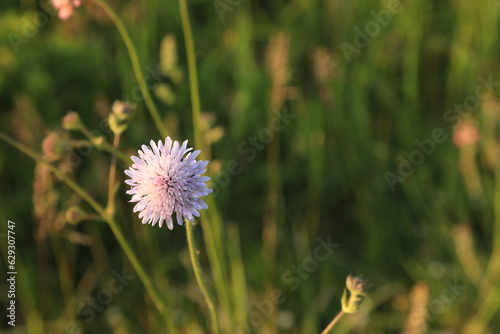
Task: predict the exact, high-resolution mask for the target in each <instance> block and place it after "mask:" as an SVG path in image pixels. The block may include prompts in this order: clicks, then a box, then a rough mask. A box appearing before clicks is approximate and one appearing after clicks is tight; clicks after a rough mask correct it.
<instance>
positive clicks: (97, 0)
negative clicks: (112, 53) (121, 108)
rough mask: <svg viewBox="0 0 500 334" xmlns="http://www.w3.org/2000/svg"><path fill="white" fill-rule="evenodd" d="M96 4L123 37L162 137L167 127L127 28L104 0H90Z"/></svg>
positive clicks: (136, 77)
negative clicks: (157, 107)
mask: <svg viewBox="0 0 500 334" xmlns="http://www.w3.org/2000/svg"><path fill="white" fill-rule="evenodd" d="M91 1H93V2H94V3H95V4H97V5H98V6H100V7H101V8H102V9H104V11H105V12H106V13H107V14H108V15H109V17H110V18H111V20H112V21H113V23H114V24H115V26H116V28H117V29H118V31H119V32H120V35H121V36H122V38H123V42H124V43H125V46H126V47H127V51H128V54H129V57H130V62H131V63H132V69H133V71H134V75H135V79H136V80H137V84H138V85H139V88H140V90H141V93H142V95H143V97H144V102H145V103H146V106H147V107H148V110H149V113H150V114H151V117H152V118H153V121H154V123H155V125H156V128H157V129H158V131H159V132H160V134H161V136H162V137H164V138H165V137H166V136H167V129H166V128H165V125H164V124H163V122H162V120H161V117H160V114H159V112H158V110H157V109H156V106H155V104H154V102H153V99H152V97H151V94H150V93H149V90H148V88H147V87H148V86H147V83H146V80H145V79H144V76H143V75H142V71H141V68H140V66H139V56H138V55H137V52H136V50H135V47H134V44H133V43H132V40H131V39H130V36H129V34H128V32H127V29H125V26H124V25H123V23H122V21H121V20H120V18H119V17H118V15H116V14H115V12H114V11H113V9H111V7H110V6H109V5H108V4H107V3H105V2H104V1H101V0H91Z"/></svg>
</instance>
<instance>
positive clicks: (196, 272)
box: [185, 220, 219, 334]
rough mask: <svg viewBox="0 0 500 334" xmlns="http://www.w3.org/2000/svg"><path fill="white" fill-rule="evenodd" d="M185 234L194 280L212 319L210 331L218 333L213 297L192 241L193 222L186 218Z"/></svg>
mask: <svg viewBox="0 0 500 334" xmlns="http://www.w3.org/2000/svg"><path fill="white" fill-rule="evenodd" d="M185 222H186V234H187V240H188V247H189V255H190V256H191V263H192V264H193V271H194V276H195V277H196V282H197V283H198V285H199V287H200V289H201V292H202V293H203V296H204V297H205V300H206V301H207V305H208V310H209V312H210V319H211V321H212V332H213V333H214V334H218V333H219V326H218V322H217V315H216V314H215V307H214V301H213V300H214V299H213V296H212V294H211V293H210V291H209V290H208V287H207V284H206V282H205V280H204V279H203V274H202V270H201V265H200V261H199V259H198V255H197V250H196V245H195V242H194V235H193V228H194V226H193V223H191V222H190V221H188V220H186V221H185Z"/></svg>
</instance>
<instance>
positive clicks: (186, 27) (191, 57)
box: [179, 0, 203, 157]
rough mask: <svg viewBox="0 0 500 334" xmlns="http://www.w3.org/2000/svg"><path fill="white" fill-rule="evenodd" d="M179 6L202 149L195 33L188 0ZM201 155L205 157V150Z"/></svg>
mask: <svg viewBox="0 0 500 334" xmlns="http://www.w3.org/2000/svg"><path fill="white" fill-rule="evenodd" d="M179 8H180V11H181V20H182V31H183V32H184V41H185V44H186V54H187V61H188V71H189V90H190V92H191V104H192V106H191V107H192V108H193V126H194V144H195V147H198V148H199V149H201V148H203V141H202V131H201V105H200V92H199V89H198V73H197V70H196V57H195V52H194V42H193V34H192V33H191V25H190V24H189V14H188V8H187V4H186V0H179ZM201 155H202V157H203V150H202V153H201Z"/></svg>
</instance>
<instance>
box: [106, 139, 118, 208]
mask: <svg viewBox="0 0 500 334" xmlns="http://www.w3.org/2000/svg"><path fill="white" fill-rule="evenodd" d="M118 145H120V135H119V134H115V136H114V138H113V148H114V149H115V151H116V150H118ZM115 179H116V155H115V154H113V155H112V156H111V163H110V166H109V179H108V206H107V208H106V213H107V215H108V216H109V217H113V216H114V214H115Z"/></svg>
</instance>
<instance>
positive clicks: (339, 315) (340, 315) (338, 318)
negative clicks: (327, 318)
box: [321, 310, 344, 334]
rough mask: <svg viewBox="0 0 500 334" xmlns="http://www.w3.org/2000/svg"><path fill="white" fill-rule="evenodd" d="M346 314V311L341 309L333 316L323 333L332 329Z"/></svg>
mask: <svg viewBox="0 0 500 334" xmlns="http://www.w3.org/2000/svg"><path fill="white" fill-rule="evenodd" d="M343 315H344V311H342V310H340V312H339V313H338V314H337V315H336V316H335V318H333V320H332V321H331V322H330V323H329V324H328V326H326V328H325V329H324V330H323V331H322V332H321V334H328V333H330V331H331V330H332V328H333V326H335V324H336V323H337V322H338V321H339V320H340V318H342V316H343Z"/></svg>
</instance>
